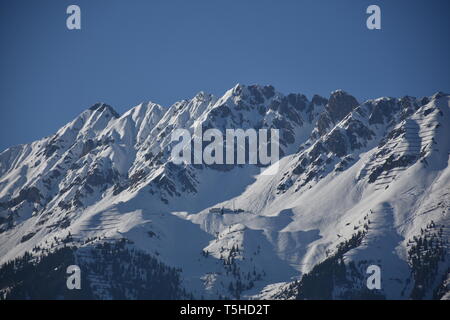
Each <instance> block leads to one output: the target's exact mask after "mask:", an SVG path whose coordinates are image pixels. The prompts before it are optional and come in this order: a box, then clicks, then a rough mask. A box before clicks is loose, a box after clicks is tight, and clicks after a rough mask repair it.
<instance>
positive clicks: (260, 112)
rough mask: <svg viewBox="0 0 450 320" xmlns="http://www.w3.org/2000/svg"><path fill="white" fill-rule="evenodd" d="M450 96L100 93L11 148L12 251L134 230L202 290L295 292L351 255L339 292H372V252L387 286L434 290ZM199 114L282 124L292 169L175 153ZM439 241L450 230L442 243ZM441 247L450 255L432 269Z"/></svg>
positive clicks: (6, 208)
mask: <svg viewBox="0 0 450 320" xmlns="http://www.w3.org/2000/svg"><path fill="white" fill-rule="evenodd" d="M449 108H450V101H449V96H447V95H444V94H436V95H435V96H433V97H430V98H424V99H421V100H418V99H415V98H411V97H404V98H401V99H394V98H380V99H376V100H369V101H366V102H365V103H363V104H359V103H358V102H357V101H356V99H354V98H353V97H352V96H350V95H348V94H347V93H345V92H343V91H335V92H333V93H332V94H331V96H330V98H329V99H325V98H322V97H319V96H314V97H313V99H312V100H311V101H309V100H308V99H307V98H306V97H305V96H304V95H301V94H290V95H287V96H284V95H283V94H281V93H279V92H276V91H275V89H274V88H273V87H271V86H265V87H263V86H243V85H237V86H235V87H234V88H232V89H230V90H229V91H227V92H226V93H225V94H224V96H223V97H221V98H215V97H213V96H211V95H209V94H206V93H203V92H201V93H199V94H198V95H196V96H195V97H194V98H193V99H191V100H185V101H181V102H177V103H175V104H174V105H172V106H171V107H169V108H164V107H161V106H159V105H156V104H153V103H144V104H141V105H138V106H136V107H135V108H133V109H131V110H130V111H128V112H126V113H125V114H124V115H122V116H119V115H118V114H117V113H116V112H115V111H114V110H113V109H112V108H111V107H109V106H107V105H105V104H97V105H95V106H93V107H92V108H90V109H89V110H87V111H86V112H84V113H82V114H81V115H80V116H79V117H77V118H76V119H75V120H74V121H72V122H71V123H69V124H68V125H66V126H65V127H63V128H61V129H60V130H59V131H58V132H57V133H56V134H55V135H53V136H51V137H48V138H44V139H42V140H40V141H37V142H34V143H31V144H29V145H22V146H17V147H12V148H10V149H8V150H6V151H4V152H3V153H1V154H0V174H1V175H0V243H1V245H0V264H2V263H5V262H7V261H9V260H11V259H14V258H16V257H19V256H21V255H22V254H24V253H25V252H32V253H33V254H34V255H36V256H39V255H42V254H46V253H48V252H53V251H54V250H56V249H57V248H59V247H61V246H62V245H63V241H62V239H64V242H65V243H68V242H69V243H71V244H73V245H76V246H79V247H86V246H91V245H93V244H99V243H103V242H105V241H106V242H114V241H119V240H120V239H124V238H125V239H127V240H128V241H131V242H132V245H131V246H132V247H133V248H136V249H138V250H142V251H143V252H146V253H148V254H151V255H153V256H155V257H157V258H158V259H159V260H160V261H161V262H163V263H164V264H167V265H169V266H174V267H177V268H181V269H182V273H181V274H182V281H183V285H184V287H185V288H186V289H187V291H188V292H191V293H192V294H194V296H196V297H205V298H218V297H234V298H248V297H265V298H276V297H284V298H292V297H297V296H299V297H300V295H299V292H298V291H299V289H298V288H297V287H296V284H295V283H290V281H292V280H294V279H301V276H302V275H303V274H305V273H308V272H311V270H314V268H315V267H317V265H318V264H319V263H321V262H323V261H327V259H330V257H334V255H335V254H336V253H338V254H339V255H342V258H343V260H344V261H345V264H346V265H348V266H350V265H352V263H355V264H356V265H358V268H359V269H358V272H357V275H356V276H354V277H353V278H352V281H351V282H352V287H349V286H348V285H347V286H341V287H339V286H337V287H335V288H334V289H333V290H334V291H333V293H332V295H331V297H333V298H345V297H348V294H347V293H348V291H351V290H361V288H362V287H363V286H364V273H365V269H364V268H365V267H366V266H367V265H369V264H378V265H380V266H381V268H382V270H383V289H382V290H381V293H380V294H381V295H383V296H385V297H387V298H409V297H411V296H412V297H415V298H431V297H433V290H434V289H435V288H437V287H439V286H441V285H442V283H443V282H442V280H441V279H442V277H445V275H446V272H447V269H448V267H449V259H448V257H447V256H446V254H445V252H444V255H442V252H441V251H442V250H443V249H445V248H447V242H448V235H449V234H448V225H449V224H448V222H449V221H448V217H449V207H450V201H449V196H448V195H449V194H450V189H449V186H450V183H449V178H450V173H449V169H448V161H449V151H450V145H449V143H450V141H449V133H450V128H449V123H450V121H449V120H450V109H449ZM199 126H201V127H202V128H203V129H207V128H217V129H219V130H221V131H224V130H225V129H228V128H242V129H247V128H256V129H258V128H277V129H279V130H280V145H281V154H282V156H283V157H282V159H281V160H280V161H279V163H278V164H277V165H278V166H279V170H278V172H277V173H276V174H275V175H261V174H260V172H261V168H260V167H259V166H256V165H241V166H230V165H224V166H217V165H213V166H206V165H186V164H183V165H175V164H174V163H172V162H171V154H170V150H171V148H172V147H173V145H174V142H172V141H171V133H172V132H173V131H174V130H176V129H178V128H181V129H188V130H189V131H190V132H191V133H193V132H194V130H195V128H197V127H199ZM217 207H223V208H224V210H223V212H222V213H221V212H217V210H212V211H210V209H211V208H217ZM231 209H234V210H236V211H234V212H233V211H231ZM441 228H442V230H441ZM358 232H359V236H358V238H357V239H358V241H356V242H355V241H353V240H352V239H355V234H358ZM425 238H426V239H436V241H435V245H433V244H432V245H431V249H430V245H429V244H428V243H427V248H423V239H425ZM420 239H422V240H420ZM438 240H439V242H437V241H438ZM429 241H431V242H432V241H433V240H429ZM354 242H355V243H356V244H355V243H354ZM436 243H437V244H436ZM347 244H348V245H347ZM37 247H39V250H37V249H36V248H37ZM438 247H439V248H440V250H441V251H439V250H438V249H436V250H435V248H438ZM342 248H345V249H346V250H343V249H342ZM433 250H434V251H433ZM344 251H345V252H344ZM430 252H431V253H430ZM427 254H428V256H427ZM421 255H422V256H421ZM430 255H431V256H432V257H434V256H439V259H438V260H439V261H438V262H436V263H435V264H433V266H427V268H429V269H426V268H425V267H424V263H423V262H425V264H426V261H427V259H428V260H430V259H434V258H430ZM418 256H420V257H419V258H418ZM442 256H443V257H442ZM433 261H434V260H433ZM430 268H431V269H430ZM430 270H431V271H433V272H434V275H435V276H433V277H432V278H430V279H428V278H426V279H425V278H424V277H423V276H422V274H423V273H424V272H425V271H427V272H429V271H430ZM304 287H305V286H303V287H302V284H301V286H300V287H299V288H304ZM420 288H423V289H420ZM288 289H289V290H288ZM0 290H1V288H0ZM108 290H111V288H109V289H108V286H106V289H105V288H104V289H103V290H101V291H99V293H98V295H99V296H100V297H110V296H111V294H110V293H108V292H109V291H108ZM305 292H306V291H305ZM345 294H347V296H346V295H345Z"/></svg>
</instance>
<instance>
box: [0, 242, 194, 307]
mask: <svg viewBox="0 0 450 320" xmlns="http://www.w3.org/2000/svg"><path fill="white" fill-rule="evenodd" d="M91 240H94V239H91ZM63 242H66V243H70V239H65V240H64V241H63ZM40 250H41V248H38V247H36V248H34V250H33V253H34V254H31V253H29V252H27V253H25V254H24V255H23V256H22V257H19V258H16V259H14V260H12V261H10V262H8V263H5V264H3V265H2V266H1V267H0V299H89V300H91V299H170V300H172V299H189V298H192V295H190V294H188V293H187V292H186V291H185V289H184V288H183V287H182V286H181V280H180V274H179V273H180V270H177V269H175V268H171V267H168V266H166V265H164V264H162V263H161V262H159V261H158V260H157V259H155V258H154V257H153V256H151V255H149V254H146V253H144V252H141V251H139V250H136V249H133V248H130V246H129V243H128V242H127V241H126V240H122V241H117V242H112V243H111V242H104V243H102V244H97V245H87V246H85V247H83V248H78V247H76V246H71V245H64V246H62V247H60V248H58V249H55V250H52V251H49V252H46V253H44V254H42V255H36V253H38V252H39V251H40ZM71 265H77V266H78V267H79V268H80V270H81V282H80V283H81V289H79V290H69V289H68V288H67V285H66V279H67V278H68V276H69V275H68V274H67V273H66V271H67V268H68V267H69V266H71Z"/></svg>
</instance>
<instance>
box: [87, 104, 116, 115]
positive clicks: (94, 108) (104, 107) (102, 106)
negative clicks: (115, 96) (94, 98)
mask: <svg viewBox="0 0 450 320" xmlns="http://www.w3.org/2000/svg"><path fill="white" fill-rule="evenodd" d="M89 110H90V111H98V112H103V111H104V110H108V111H109V112H110V113H111V115H112V116H113V117H114V118H119V117H120V115H119V114H118V113H117V112H116V110H114V108H113V107H111V106H110V105H109V104H106V103H103V102H98V103H96V104H94V105H93V106H92V107H90V108H89Z"/></svg>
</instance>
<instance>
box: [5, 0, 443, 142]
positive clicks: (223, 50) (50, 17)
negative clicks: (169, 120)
mask: <svg viewBox="0 0 450 320" xmlns="http://www.w3.org/2000/svg"><path fill="white" fill-rule="evenodd" d="M69 4H77V5H79V6H80V7H81V11H82V30H81V31H69V30H67V28H66V17H67V15H66V8H67V6H68V5H69ZM370 4H378V5H379V6H380V7H381V10H382V30H381V31H369V30H368V29H367V28H366V17H367V15H366V14H365V11H366V8H367V6H368V5H370ZM449 16H450V1H448V0H428V1H426V0H417V1H413V0H389V1H385V0H370V1H365V0H303V1H302V0H227V1H221V0H178V1H175V0H145V1H144V0H142V1H138V0H70V1H66V0H53V1H48V0H39V1H36V0H29V1H24V0H1V2H0V137H1V138H0V150H3V149H5V148H6V147H8V146H11V145H15V144H19V143H27V142H31V141H33V140H36V139H38V138H41V137H43V136H46V135H49V134H52V133H54V132H55V131H56V130H57V129H58V128H59V127H60V126H62V125H64V124H65V123H67V122H68V121H70V120H71V119H72V118H74V117H75V116H76V115H77V114H79V113H80V112H82V111H83V110H84V109H86V108H88V107H89V106H90V105H92V104H94V103H95V102H98V101H103V102H107V103H109V104H111V105H112V106H113V107H114V108H115V109H116V110H117V111H118V112H120V113H122V112H124V111H125V110H127V109H129V108H130V107H132V106H134V105H136V104H138V103H139V102H142V101H147V100H151V101H154V102H157V103H160V104H163V105H170V104H172V103H173V102H175V101H177V100H180V99H185V98H190V97H192V96H193V95H195V93H197V92H198V91H200V90H204V91H207V92H210V93H213V94H216V95H220V94H222V93H223V92H224V91H225V90H227V89H229V88H231V87H232V86H233V85H234V84H236V83H238V82H239V83H244V84H254V83H259V84H272V85H274V86H275V87H276V88H277V89H278V90H279V91H281V92H284V93H289V92H301V93H304V94H306V95H307V96H309V97H311V95H312V94H314V93H318V94H322V95H324V96H327V95H328V94H329V93H330V91H332V90H335V89H338V88H340V89H344V90H346V91H348V92H350V93H351V94H353V95H355V96H356V97H357V98H358V99H360V100H362V99H368V98H374V97H379V96H384V95H388V96H402V95H406V94H408V95H414V96H424V95H431V94H433V93H434V92H436V91H439V90H440V91H447V92H449V91H450V58H449V57H450V37H449V33H450V18H449Z"/></svg>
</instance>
